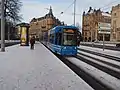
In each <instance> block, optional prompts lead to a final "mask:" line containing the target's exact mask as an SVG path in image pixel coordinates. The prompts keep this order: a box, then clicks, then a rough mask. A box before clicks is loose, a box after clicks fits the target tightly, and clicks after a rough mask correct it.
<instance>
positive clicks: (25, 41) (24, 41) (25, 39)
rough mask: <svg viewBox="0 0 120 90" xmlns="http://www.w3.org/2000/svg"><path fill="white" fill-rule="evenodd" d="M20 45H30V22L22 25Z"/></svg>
mask: <svg viewBox="0 0 120 90" xmlns="http://www.w3.org/2000/svg"><path fill="white" fill-rule="evenodd" d="M20 45H21V46H29V24H27V23H22V24H21V25H20Z"/></svg>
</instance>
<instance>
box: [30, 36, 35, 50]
mask: <svg viewBox="0 0 120 90" xmlns="http://www.w3.org/2000/svg"><path fill="white" fill-rule="evenodd" d="M34 44H35V37H34V36H33V37H32V38H31V39H30V49H34Z"/></svg>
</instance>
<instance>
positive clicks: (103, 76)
mask: <svg viewBox="0 0 120 90" xmlns="http://www.w3.org/2000/svg"><path fill="white" fill-rule="evenodd" d="M66 58H67V59H68V60H69V61H70V62H72V63H74V64H75V65H76V66H78V67H79V68H80V69H82V70H83V71H84V72H86V73H88V74H89V75H91V76H92V77H94V78H95V79H96V80H98V81H99V82H101V83H103V84H104V85H105V86H107V87H109V88H111V89H112V90H120V80H119V79H117V78H115V77H113V76H111V75H109V74H107V73H105V72H103V71H101V70H99V69H97V68H95V67H93V66H91V65H89V64H87V63H85V62H83V61H81V60H79V59H76V58H74V57H66Z"/></svg>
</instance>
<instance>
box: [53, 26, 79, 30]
mask: <svg viewBox="0 0 120 90" xmlns="http://www.w3.org/2000/svg"><path fill="white" fill-rule="evenodd" d="M59 28H74V29H78V28H77V27H76V26H56V27H55V29H59Z"/></svg>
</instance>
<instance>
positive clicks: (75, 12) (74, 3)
mask: <svg viewBox="0 0 120 90" xmlns="http://www.w3.org/2000/svg"><path fill="white" fill-rule="evenodd" d="M60 14H64V12H61V13H60ZM73 14H74V15H73V16H74V22H73V23H74V26H75V15H76V0H74V13H73Z"/></svg>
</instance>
